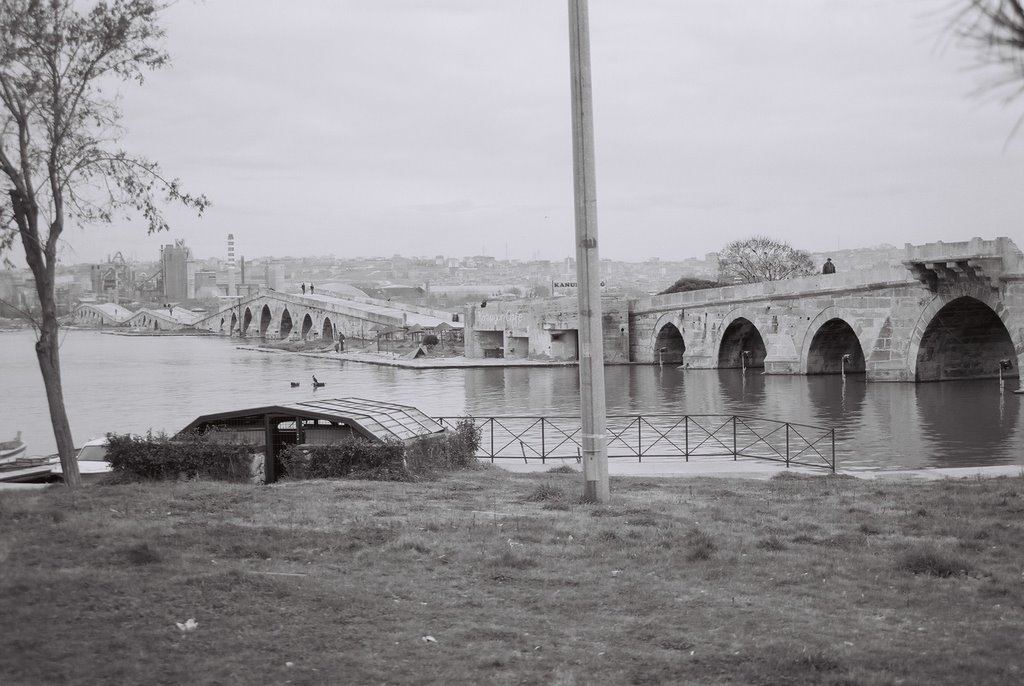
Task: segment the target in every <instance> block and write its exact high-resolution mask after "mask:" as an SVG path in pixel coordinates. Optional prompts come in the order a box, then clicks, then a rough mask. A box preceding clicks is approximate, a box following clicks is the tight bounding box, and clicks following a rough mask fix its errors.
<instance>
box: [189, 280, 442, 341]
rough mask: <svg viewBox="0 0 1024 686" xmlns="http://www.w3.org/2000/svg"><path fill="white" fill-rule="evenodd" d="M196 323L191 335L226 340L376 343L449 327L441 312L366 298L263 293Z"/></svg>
mask: <svg viewBox="0 0 1024 686" xmlns="http://www.w3.org/2000/svg"><path fill="white" fill-rule="evenodd" d="M236 300H237V301H236V302H234V303H233V304H231V305H229V306H227V307H224V308H223V309H220V310H218V311H217V312H214V313H213V314H211V315H207V316H206V317H204V318H202V319H200V320H198V321H197V322H196V323H195V325H194V326H195V328H196V329H201V330H204V331H211V332H213V333H219V334H222V335H225V336H239V337H242V338H260V339H266V340H296V341H310V340H318V339H319V340H324V341H327V342H331V343H333V342H337V341H343V340H346V339H348V340H362V341H367V340H375V339H376V338H377V334H378V332H379V331H384V330H394V329H401V328H405V327H411V326H415V325H417V324H418V325H419V326H420V327H421V329H422V330H424V331H432V330H434V329H436V328H437V327H438V326H440V325H441V323H442V322H444V323H447V324H448V325H449V326H450V327H452V328H460V327H461V326H462V325H461V324H459V323H457V322H452V316H451V315H450V314H448V313H446V312H441V311H436V310H428V309H425V308H419V307H414V306H409V305H392V304H391V303H387V302H382V301H377V300H373V299H371V298H367V299H365V300H358V301H357V300H349V299H343V298H336V297H333V296H329V295H319V294H316V295H302V294H298V293H284V292H281V291H266V292H263V293H260V294H259V295H258V296H256V297H254V298H248V299H243V298H237V299H236Z"/></svg>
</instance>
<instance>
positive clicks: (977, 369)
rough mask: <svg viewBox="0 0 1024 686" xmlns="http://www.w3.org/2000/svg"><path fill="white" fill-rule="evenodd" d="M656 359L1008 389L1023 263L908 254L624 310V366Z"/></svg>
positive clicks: (912, 249)
mask: <svg viewBox="0 0 1024 686" xmlns="http://www.w3.org/2000/svg"><path fill="white" fill-rule="evenodd" d="M659 357H660V359H661V361H662V362H664V363H671V364H677V365H678V364H683V365H688V366H690V367H692V368H738V367H751V368H760V369H763V370H764V372H765V373H768V374H839V373H841V372H845V373H863V374H865V375H866V378H867V380H868V381H940V380H944V379H964V378H987V377H995V376H998V375H999V374H1000V373H1002V375H1003V376H1004V377H1014V378H1017V377H1018V376H1019V372H1018V370H1019V369H1020V366H1021V364H1024V255H1022V254H1021V251H1020V250H1019V249H1018V248H1017V246H1016V245H1014V243H1013V242H1012V241H1011V240H1009V239H1007V238H998V239H996V240H993V241H984V240H981V239H980V238H975V239H972V240H970V241H966V242H962V243H929V244H927V245H922V246H910V245H908V246H907V247H906V252H905V256H904V260H903V264H902V266H898V267H881V268H878V269H876V270H872V271H860V272H856V271H855V272H842V271H840V272H839V273H836V274H822V275H817V276H809V277H803V278H798V279H790V280H787V281H776V282H768V283H757V284H744V285H736V286H728V287H724V288H716V289H708V290H702V291H691V292H688V293H674V294H671V295H662V296H653V297H649V298H643V299H639V300H633V301H630V302H629V359H630V360H632V361H634V362H658V361H659ZM1006 360H1009V361H1010V363H1011V364H1012V368H1007V363H1006V362H1005V361H1006ZM1001 362H1002V364H1001Z"/></svg>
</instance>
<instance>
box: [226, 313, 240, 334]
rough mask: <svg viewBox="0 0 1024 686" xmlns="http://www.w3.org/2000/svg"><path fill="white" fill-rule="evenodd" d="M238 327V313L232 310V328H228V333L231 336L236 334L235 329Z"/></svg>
mask: <svg viewBox="0 0 1024 686" xmlns="http://www.w3.org/2000/svg"><path fill="white" fill-rule="evenodd" d="M237 327H238V315H236V314H235V313H234V312H233V311H232V312H231V328H230V329H228V335H229V336H230V335H232V334H234V333H235V329H236V328H237Z"/></svg>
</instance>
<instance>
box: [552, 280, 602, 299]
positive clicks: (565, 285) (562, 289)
mask: <svg viewBox="0 0 1024 686" xmlns="http://www.w3.org/2000/svg"><path fill="white" fill-rule="evenodd" d="M604 287H605V282H604V281H602V282H601V289H602V290H603V289H604ZM576 290H577V283H576V280H575V279H572V280H569V279H566V280H563V281H558V280H554V281H552V282H551V295H575V294H576Z"/></svg>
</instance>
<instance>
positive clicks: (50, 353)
mask: <svg viewBox="0 0 1024 686" xmlns="http://www.w3.org/2000/svg"><path fill="white" fill-rule="evenodd" d="M42 297H43V295H42V293H40V299H42ZM50 305H51V307H50V308H47V307H46V306H45V305H44V306H43V321H42V324H41V326H40V331H39V340H38V341H36V357H38V358H39V370H40V371H41V372H42V374H43V386H44V387H45V388H46V402H47V404H48V405H49V406H50V422H51V423H52V424H53V436H54V438H56V439H57V452H58V453H59V454H60V466H61V469H62V470H63V471H64V483H65V484H67V485H68V486H70V487H72V488H77V487H78V486H80V485H81V484H82V477H81V476H80V475H79V472H78V460H76V459H75V457H76V456H75V443H74V440H73V439H72V438H71V424H70V423H69V422H68V413H67V410H66V409H65V408H64V389H63V387H62V386H61V380H60V345H59V343H60V339H59V337H58V334H59V326H58V324H57V316H56V312H55V311H54V309H53V303H50Z"/></svg>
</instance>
